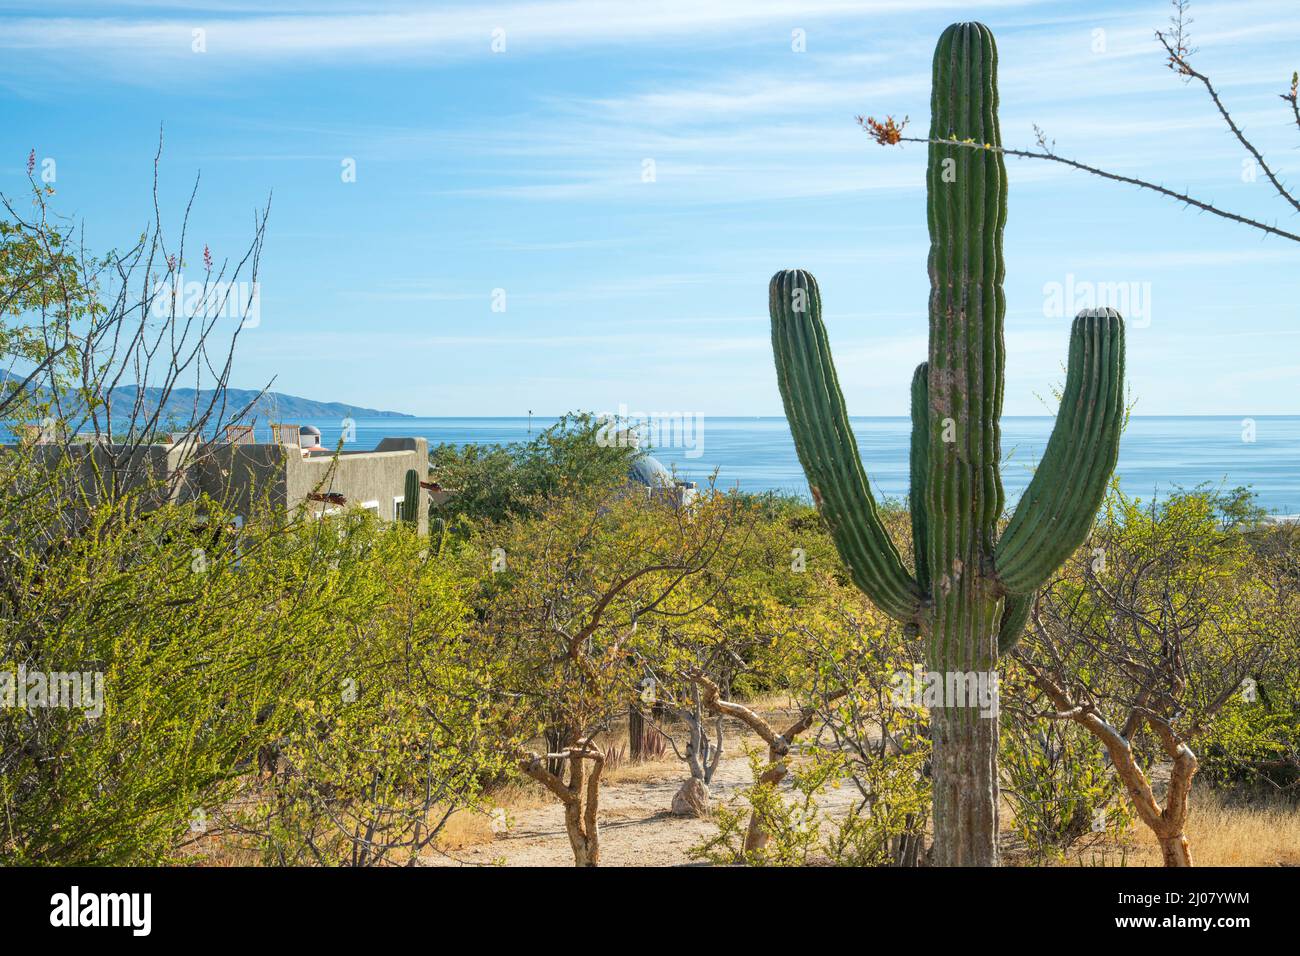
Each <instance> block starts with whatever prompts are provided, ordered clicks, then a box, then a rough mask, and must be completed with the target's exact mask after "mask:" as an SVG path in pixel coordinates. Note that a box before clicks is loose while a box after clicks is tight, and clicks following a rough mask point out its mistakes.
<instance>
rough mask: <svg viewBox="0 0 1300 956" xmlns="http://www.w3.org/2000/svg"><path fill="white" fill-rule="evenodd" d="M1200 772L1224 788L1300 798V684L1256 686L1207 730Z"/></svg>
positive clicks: (1225, 708) (1230, 704) (1244, 692)
mask: <svg viewBox="0 0 1300 956" xmlns="http://www.w3.org/2000/svg"><path fill="white" fill-rule="evenodd" d="M1201 772H1202V773H1203V774H1204V775H1205V777H1206V778H1207V779H1208V780H1209V781H1210V782H1211V783H1213V784H1215V785H1217V786H1219V787H1242V788H1244V789H1246V790H1258V791H1262V792H1264V793H1278V792H1280V793H1282V794H1286V795H1289V796H1291V797H1292V798H1295V797H1300V682H1297V680H1296V678H1295V676H1294V675H1292V676H1291V680H1290V681H1286V680H1284V679H1279V680H1277V681H1273V682H1267V683H1254V684H1252V685H1249V686H1248V687H1247V688H1243V690H1242V692H1241V693H1240V694H1239V695H1237V696H1236V697H1234V699H1233V700H1231V701H1229V702H1228V703H1227V704H1225V705H1224V706H1223V709H1222V710H1221V711H1220V712H1219V713H1218V714H1217V715H1216V716H1215V718H1214V720H1213V722H1212V723H1211V724H1210V726H1209V727H1208V728H1207V730H1206V732H1205V742H1204V744H1203V757H1202V761H1201Z"/></svg>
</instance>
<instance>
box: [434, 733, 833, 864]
mask: <svg viewBox="0 0 1300 956" xmlns="http://www.w3.org/2000/svg"><path fill="white" fill-rule="evenodd" d="M687 776H688V772H687V769H686V765H685V764H683V763H668V762H665V763H663V764H656V765H655V766H654V768H652V769H651V768H647V769H646V771H645V772H644V773H638V775H637V779H634V780H626V781H619V780H616V781H615V782H613V783H610V784H608V785H606V786H602V787H601V795H600V834H601V860H600V862H601V865H602V866H686V865H693V864H695V865H698V864H696V861H694V860H691V859H690V857H689V856H688V852H687V851H688V850H689V849H690V848H691V847H693V846H698V845H699V844H701V843H703V842H704V841H705V840H706V839H708V838H709V837H710V836H712V835H714V834H715V833H717V827H716V826H715V825H714V824H713V823H712V822H710V821H709V820H700V819H695V818H691V817H676V816H673V815H672V814H671V813H670V811H669V808H670V807H671V806H672V802H673V794H675V793H676V792H677V790H678V789H679V788H680V787H681V785H682V782H683V781H684V780H685V779H686V777H687ZM751 780H752V777H751V775H750V768H749V761H748V760H747V759H746V758H745V756H744V754H743V753H742V754H740V755H737V756H732V757H725V756H724V758H723V760H722V762H721V763H720V764H719V765H718V770H717V773H716V774H715V775H714V778H713V783H712V785H711V786H710V791H711V793H712V795H713V800H714V801H715V802H717V801H731V800H734V799H736V798H737V796H738V794H737V790H738V789H739V788H742V787H745V786H747V785H748V784H749V783H750V782H751ZM787 787H788V784H787ZM855 795H856V791H854V790H852V789H851V788H846V787H841V788H839V789H834V790H829V791H827V793H826V794H824V795H823V797H822V798H821V799H819V801H818V802H819V804H820V805H821V807H822V809H823V810H825V811H827V812H829V813H831V814H835V813H836V812H837V811H839V812H843V811H844V810H846V809H847V807H848V806H849V805H850V804H851V803H852V800H853V798H854V796H855ZM510 824H511V825H510V829H509V830H508V831H507V832H505V833H502V834H499V835H498V836H497V838H496V839H495V840H494V841H493V842H491V843H485V844H481V845H478V846H471V847H466V848H464V849H462V850H456V851H451V852H448V853H447V854H446V855H445V856H438V857H435V858H432V859H429V860H428V861H427V862H428V864H429V865H431V866H458V865H470V866H475V865H478V866H483V865H494V864H495V865H504V866H572V865H573V851H572V850H571V849H570V847H569V838H568V836H566V835H565V832H564V813H563V810H562V809H561V807H560V804H559V803H558V802H552V803H548V804H546V805H544V806H541V807H537V808H528V809H521V810H515V811H513V812H512V813H511V814H510Z"/></svg>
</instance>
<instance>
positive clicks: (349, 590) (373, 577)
mask: <svg viewBox="0 0 1300 956" xmlns="http://www.w3.org/2000/svg"><path fill="white" fill-rule="evenodd" d="M303 535H304V537H306V538H308V539H312V540H311V547H312V550H311V552H310V554H309V555H308V556H307V560H308V563H309V565H310V566H311V567H312V568H313V569H314V573H313V575H312V577H311V579H310V581H309V582H308V587H309V591H310V607H309V608H300V609H299V610H298V612H297V614H296V615H295V621H294V622H293V624H294V626H295V627H297V628H300V629H301V630H302V631H303V632H304V633H309V634H311V635H312V636H313V637H312V642H311V649H312V650H313V651H314V652H315V656H314V658H311V659H309V660H310V667H311V669H312V672H313V680H312V681H311V684H310V686H309V687H305V688H304V691H306V692H307V693H305V694H304V695H303V696H298V697H294V698H291V699H282V700H281V701H280V702H279V703H278V705H277V706H279V707H282V708H284V714H283V716H282V719H280V720H277V726H278V727H279V728H280V730H279V733H280V736H279V737H278V738H277V739H276V741H275V743H274V765H273V767H272V773H271V774H270V775H269V777H268V778H266V779H257V780H251V779H250V780H248V781H246V783H247V784H248V786H246V787H245V789H244V792H243V794H242V796H243V799H242V800H240V801H238V802H237V806H238V810H237V811H236V812H235V813H234V814H233V815H232V816H231V818H230V819H229V820H228V821H227V822H228V823H229V826H230V828H231V829H232V830H234V831H236V832H239V833H242V834H244V835H246V836H249V837H251V838H252V844H253V846H254V847H255V848H256V849H257V850H258V852H259V853H260V854H261V856H262V858H263V859H264V860H265V861H266V862H268V863H274V864H281V865H284V864H287V865H304V864H307V865H330V866H333V865H347V866H374V865H385V864H394V863H406V862H409V861H410V860H411V859H412V858H413V857H416V856H418V855H419V854H420V853H421V852H422V851H424V850H425V849H427V848H428V847H429V846H430V845H431V844H432V843H433V841H434V840H435V839H436V838H437V837H438V834H439V832H440V830H441V828H442V826H443V825H444V824H445V823H446V821H447V819H448V818H449V817H450V815H451V814H452V813H453V812H455V811H456V810H458V809H463V808H466V807H475V808H477V807H478V806H479V805H480V799H481V795H482V791H483V787H484V785H485V783H486V782H487V781H489V780H491V779H493V778H495V777H498V776H499V775H501V774H502V773H503V772H504V771H505V767H506V757H505V754H506V753H507V752H508V750H509V745H508V743H507V742H506V739H507V737H508V730H507V729H506V721H505V719H504V718H505V717H506V714H505V713H504V712H503V711H498V710H494V709H493V706H492V704H493V698H492V695H491V692H490V688H491V686H492V684H493V681H494V680H495V679H497V678H498V677H499V676H500V674H501V672H502V670H503V668H504V667H505V666H506V664H507V663H508V662H506V661H503V660H501V659H499V658H496V657H494V656H493V655H492V654H490V653H489V648H488V647H487V646H486V645H485V644H484V643H483V642H482V641H480V640H478V639H477V635H475V633H474V632H473V631H472V630H471V627H470V617H469V613H468V611H469V609H468V606H467V605H466V604H465V603H464V601H463V599H462V597H460V595H461V594H462V593H463V592H464V591H465V590H466V588H465V586H464V585H465V574H466V572H465V570H464V569H463V567H461V566H460V565H459V564H458V563H456V562H455V561H453V560H450V557H449V555H448V554H446V553H444V554H441V555H438V556H436V557H431V556H430V553H429V549H428V548H429V544H428V541H427V540H426V539H423V538H421V537H419V536H417V535H415V534H414V533H412V532H411V531H410V530H408V529H406V528H404V527H384V526H382V525H380V524H379V523H378V522H377V521H376V519H374V518H373V517H372V516H368V515H364V514H360V513H354V514H350V515H347V516H345V517H342V518H335V519H332V520H330V521H326V522H321V523H320V524H318V525H317V526H316V527H314V528H309V529H304V530H303ZM498 717H500V718H502V719H500V720H498V719H497V718H498Z"/></svg>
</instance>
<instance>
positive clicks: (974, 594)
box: [769, 23, 1124, 865]
mask: <svg viewBox="0 0 1300 956" xmlns="http://www.w3.org/2000/svg"><path fill="white" fill-rule="evenodd" d="M996 72H997V50H996V48H995V46H994V43H993V36H992V34H991V33H990V32H989V30H988V29H987V28H986V27H984V26H983V25H982V24H978V23H962V24H955V25H953V26H951V27H949V28H948V29H947V30H946V31H945V32H944V34H943V36H942V38H941V39H940V40H939V45H938V48H937V49H936V51H935V55H934V90H933V95H932V112H933V118H932V124H931V131H930V137H929V138H930V140H931V141H932V142H931V145H930V147H929V169H928V212H929V227H930V258H929V272H930V304H929V313H930V347H929V361H928V362H927V363H924V364H922V365H921V366H920V367H919V368H918V369H917V370H916V375H915V377H914V378H913V382H912V396H911V397H912V446H911V492H910V495H909V505H910V510H911V518H912V539H913V551H914V555H915V558H914V562H913V563H914V571H913V572H909V571H908V569H907V567H906V566H905V565H904V563H903V560H902V559H901V557H900V555H899V552H898V549H897V548H896V547H895V546H894V543H893V542H892V541H891V540H890V537H889V535H888V533H887V532H886V530H885V528H884V526H883V524H882V523H881V520H880V517H879V515H878V513H877V510H876V503H875V501H874V499H873V498H872V494H871V490H870V488H869V487H868V484H867V478H866V475H865V474H864V472H863V468H862V464H861V461H860V459H859V456H858V448H857V442H856V440H855V439H854V436H853V432H852V431H851V429H850V427H849V420H848V414H847V412H846V411H845V407H844V399H843V396H842V395H841V393H840V387H839V383H838V381H837V379H836V375H835V368H834V365H833V363H832V361H831V352H830V346H829V344H828V342H827V336H826V328H825V326H824V325H823V324H822V316H821V295H820V293H819V291H818V289H817V283H816V282H815V281H814V280H813V277H812V276H811V275H809V274H808V273H806V272H803V271H801V270H792V271H786V272H780V273H777V275H776V276H774V277H773V279H772V283H771V286H770V289H769V298H770V308H771V314H772V347H773V351H774V352H775V356H776V369H777V380H778V382H779V384H780V388H781V396H782V398H783V399H784V402H785V410H786V416H787V418H788V419H789V422H790V429H791V431H792V433H793V434H794V439H795V446H796V448H797V449H798V452H799V460H800V462H801V463H802V464H803V468H804V471H805V473H806V474H807V477H808V481H809V484H810V486H811V488H812V493H813V497H814V499H815V501H816V502H817V505H818V507H819V509H820V510H821V513H822V515H823V517H824V520H825V522H826V524H827V526H828V527H829V529H830V532H831V535H832V536H833V538H834V540H835V544H836V546H837V547H838V549H839V552H840V554H841V555H842V557H843V559H844V562H845V563H846V565H847V566H848V568H849V570H850V572H851V573H852V575H853V579H854V581H855V582H856V583H857V585H858V586H859V587H860V588H861V589H862V590H863V591H864V592H865V593H866V594H867V596H868V597H869V598H871V600H872V601H873V602H874V603H875V604H876V605H877V606H878V607H880V608H881V609H882V610H883V611H885V612H887V613H888V614H890V615H891V616H892V617H894V618H896V619H898V620H899V621H901V622H903V623H904V626H906V627H908V628H909V629H915V630H914V633H917V632H919V633H920V634H921V635H922V636H923V637H924V639H925V646H926V647H927V648H928V651H927V653H928V658H929V660H928V662H927V664H928V669H929V674H927V680H934V679H935V678H936V677H937V676H939V675H942V677H943V678H944V679H945V684H944V687H945V689H946V693H944V694H943V696H942V697H941V698H940V699H941V700H942V703H940V704H939V705H938V706H932V707H931V711H930V713H931V728H932V735H933V744H934V756H933V764H932V766H933V771H934V772H933V783H934V834H935V846H934V851H933V857H932V861H933V862H934V863H936V864H939V865H992V864H995V863H996V862H997V843H996V838H997V802H998V793H997V764H996V761H997V739H998V734H997V716H996V709H993V711H992V713H991V714H990V713H989V711H988V709H987V708H981V707H977V706H974V701H973V700H972V699H971V698H972V697H973V696H974V695H972V694H967V695H966V697H965V706H963V701H961V700H954V699H953V698H954V697H955V696H957V695H955V694H954V693H953V688H954V682H953V678H954V677H955V676H957V675H961V677H962V678H963V679H964V680H965V681H967V682H969V680H970V679H971V678H972V677H976V675H993V674H995V673H996V667H997V661H998V655H999V652H1002V653H1005V652H1006V651H1007V650H1008V649H1009V648H1010V647H1011V646H1012V645H1013V644H1014V643H1015V641H1016V640H1017V639H1018V638H1019V635H1020V632H1021V630H1022V629H1023V628H1024V626H1025V622H1026V619H1027V615H1028V611H1029V607H1030V604H1031V602H1032V598H1033V593H1034V591H1035V590H1036V589H1037V588H1038V587H1040V586H1041V585H1042V584H1043V583H1044V582H1045V581H1046V580H1047V578H1048V577H1049V575H1051V574H1052V573H1053V572H1054V571H1055V570H1056V569H1057V568H1058V567H1059V566H1060V565H1061V563H1062V562H1063V561H1064V560H1065V559H1066V558H1067V557H1068V556H1069V555H1070V553H1071V552H1073V551H1074V549H1076V548H1077V547H1078V546H1079V545H1080V544H1082V543H1083V541H1084V540H1085V539H1086V537H1087V535H1088V531H1089V529H1090V528H1091V524H1092V521H1093V519H1094V517H1095V516H1096V513H1097V509H1098V506H1099V505H1100V503H1101V500H1102V497H1103V495H1104V494H1105V490H1106V486H1107V483H1108V481H1109V477H1110V474H1111V472H1112V470H1113V469H1114V466H1115V459H1116V455H1117V454H1118V450H1119V436H1120V430H1121V426H1122V423H1123V417H1124V405H1123V394H1122V389H1123V377H1124V326H1123V322H1122V320H1121V319H1120V317H1119V315H1117V314H1116V313H1114V312H1112V311H1110V310H1098V311H1093V312H1085V313H1082V314H1080V315H1079V316H1078V317H1077V318H1076V319H1075V320H1074V326H1073V331H1072V333H1071V339H1070V358H1069V369H1068V372H1067V375H1066V384H1065V392H1064V395H1063V397H1062V401H1061V409H1060V414H1059V415H1058V416H1057V420H1056V424H1055V427H1054V429H1053V431H1052V435H1051V438H1050V440H1049V441H1048V444H1047V448H1046V450H1045V452H1044V455H1043V459H1042V461H1041V463H1040V464H1039V467H1038V469H1037V471H1036V473H1035V475H1034V477H1033V479H1032V481H1031V482H1030V484H1029V487H1028V489H1027V490H1026V491H1025V493H1024V495H1023V496H1022V497H1021V499H1020V501H1019V503H1018V505H1017V507H1016V510H1015V513H1014V515H1013V516H1012V517H1011V519H1010V521H1009V522H1008V523H1007V524H1006V525H1005V527H1004V528H1003V529H1002V531H1001V534H999V527H1000V525H1001V522H1002V517H1003V493H1002V480H1001V476H1000V474H999V460H1000V455H1001V450H1000V428H999V419H1000V417H1001V412H1002V388H1003V383H1002V375H1003V369H1004V365H1005V355H1004V343H1003V333H1002V325H1003V316H1004V313H1005V302H1004V298H1003V292H1002V279H1003V274H1004V269H1003V262H1002V232H1003V227H1004V226H1005V224H1006V214H1007V213H1006V211H1007V205H1006V196H1007V179H1006V170H1005V167H1004V165H1003V160H1002V155H1001V153H999V152H998V151H996V150H995V149H992V148H971V147H970V146H969V145H955V144H954V145H946V144H943V143H934V142H933V141H934V140H954V141H957V142H964V143H974V144H978V145H979V146H980V147H984V146H986V145H987V146H989V147H997V146H998V145H999V143H1000V137H999V133H998V119H997V105H998V94H997V85H996ZM986 679H987V677H986ZM995 679H996V678H993V680H995ZM965 686H967V687H969V686H970V684H969V683H966V684H965ZM994 686H996V685H994Z"/></svg>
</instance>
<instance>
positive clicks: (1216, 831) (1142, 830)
mask: <svg viewBox="0 0 1300 956" xmlns="http://www.w3.org/2000/svg"><path fill="white" fill-rule="evenodd" d="M1187 842H1188V844H1189V845H1190V846H1191V851H1192V861H1193V862H1194V863H1195V865H1196V866H1198V867H1203V866H1300V806H1296V805H1294V804H1287V803H1284V802H1280V801H1257V802H1255V803H1251V804H1244V803H1241V802H1234V801H1233V800H1231V799H1229V798H1227V797H1225V796H1224V795H1223V794H1220V793H1216V792H1215V791H1213V790H1210V789H1209V788H1208V787H1207V788H1203V789H1202V790H1200V791H1197V790H1195V789H1193V791H1192V796H1191V808H1190V813H1189V815H1188V820H1187ZM1006 862H1007V863H1008V864H1010V865H1013V866H1014V865H1019V866H1034V865H1037V862H1036V861H1035V860H1032V859H1030V858H1029V857H1028V856H1027V855H1025V854H1022V853H1018V852H1015V851H1014V850H1013V851H1012V852H1011V853H1010V854H1007V859H1006ZM1049 865H1052V864H1049ZM1055 865H1061V866H1163V865H1164V861H1163V860H1162V858H1161V855H1160V844H1159V843H1157V842H1156V838H1155V835H1154V834H1153V833H1152V832H1151V830H1150V829H1149V828H1148V827H1147V826H1146V825H1145V824H1144V823H1142V822H1141V821H1140V820H1134V822H1133V825H1132V827H1131V828H1130V830H1129V831H1128V833H1127V834H1125V835H1124V837H1123V838H1122V839H1119V840H1116V839H1113V838H1110V839H1100V840H1098V839H1091V838H1085V839H1083V840H1081V841H1080V842H1079V844H1077V845H1076V846H1075V847H1074V848H1072V849H1071V850H1070V851H1069V852H1067V853H1066V855H1065V857H1064V859H1061V860H1058V861H1057V862H1056V864H1055Z"/></svg>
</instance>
